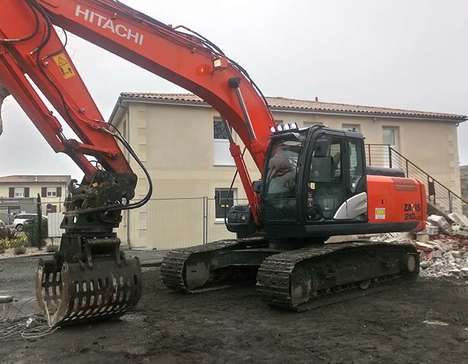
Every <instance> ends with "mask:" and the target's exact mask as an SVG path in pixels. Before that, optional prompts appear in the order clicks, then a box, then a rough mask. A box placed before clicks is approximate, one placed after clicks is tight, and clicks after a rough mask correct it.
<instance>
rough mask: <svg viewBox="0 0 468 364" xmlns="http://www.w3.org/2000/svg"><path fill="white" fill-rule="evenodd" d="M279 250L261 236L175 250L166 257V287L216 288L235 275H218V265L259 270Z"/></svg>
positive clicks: (163, 272)
mask: <svg viewBox="0 0 468 364" xmlns="http://www.w3.org/2000/svg"><path fill="white" fill-rule="evenodd" d="M276 252H277V251H274V250H271V249H267V248H266V242H264V241H263V240H261V239H252V240H220V241H216V242H213V243H209V244H205V245H198V246H194V247H190V248H186V249H180V250H173V251H170V252H169V253H168V254H167V255H166V257H165V258H164V259H163V262H162V264H161V279H162V281H163V283H164V285H165V286H166V287H167V288H169V289H172V290H174V291H179V292H185V293H198V292H206V291H211V290H217V289H221V288H225V287H228V285H224V284H221V282H228V281H233V280H235V278H236V277H234V272H230V271H228V272H227V273H226V272H224V274H222V275H220V274H217V273H219V271H218V272H214V270H215V269H214V268H215V267H214V266H215V265H216V268H218V269H219V268H221V267H227V266H232V267H235V266H238V267H239V266H243V267H245V266H250V267H253V268H254V270H255V271H256V268H258V266H259V265H260V264H261V262H262V261H263V260H264V259H265V257H266V256H269V255H271V254H274V253H276ZM241 255H242V258H240V259H238V260H236V257H239V256H241ZM223 262H226V264H223ZM230 263H232V264H230ZM255 271H254V272H253V273H255ZM230 273H232V274H231V275H230ZM237 273H238V272H237Z"/></svg>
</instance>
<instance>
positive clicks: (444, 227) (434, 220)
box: [427, 215, 453, 235]
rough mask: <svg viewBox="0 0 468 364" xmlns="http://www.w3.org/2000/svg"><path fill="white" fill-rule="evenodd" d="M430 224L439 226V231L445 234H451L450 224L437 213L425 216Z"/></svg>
mask: <svg viewBox="0 0 468 364" xmlns="http://www.w3.org/2000/svg"><path fill="white" fill-rule="evenodd" d="M427 221H429V222H430V223H431V224H433V225H436V226H438V227H439V229H440V231H442V232H444V233H445V234H447V235H453V230H452V226H451V225H450V224H449V222H448V221H447V219H446V218H445V217H443V216H439V215H431V216H429V217H428V218H427Z"/></svg>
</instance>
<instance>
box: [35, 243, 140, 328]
mask: <svg viewBox="0 0 468 364" xmlns="http://www.w3.org/2000/svg"><path fill="white" fill-rule="evenodd" d="M119 244H120V241H119V240H118V239H117V238H114V239H90V240H89V241H85V242H84V245H85V249H84V252H85V255H84V256H83V258H84V259H78V260H75V261H63V258H62V256H61V255H60V254H58V255H57V256H55V257H54V258H53V259H50V260H41V261H40V263H39V267H38V270H37V276H36V295H37V300H38V303H39V306H40V308H41V309H42V311H43V312H44V313H45V315H46V317H47V320H48V323H49V326H51V327H54V326H63V325H67V324H74V323H81V322H85V321H91V320H101V319H107V318H112V317H119V316H121V315H123V314H124V313H125V312H126V311H127V310H128V309H130V308H132V307H134V306H136V304H137V303H138V301H139V299H140V297H141V290H142V285H141V268H140V263H139V260H138V258H131V259H126V258H125V256H124V255H123V252H120V251H119Z"/></svg>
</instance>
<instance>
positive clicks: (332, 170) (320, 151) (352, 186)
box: [304, 132, 367, 223]
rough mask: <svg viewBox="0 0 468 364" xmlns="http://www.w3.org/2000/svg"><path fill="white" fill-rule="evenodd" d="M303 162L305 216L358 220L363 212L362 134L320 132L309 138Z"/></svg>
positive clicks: (320, 219)
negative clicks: (308, 147) (360, 136)
mask: <svg viewBox="0 0 468 364" xmlns="http://www.w3.org/2000/svg"><path fill="white" fill-rule="evenodd" d="M310 143H311V144H310V149H309V158H308V159H307V162H306V166H305V173H304V177H305V178H306V181H305V182H306V183H305V184H304V185H305V191H304V195H305V204H304V205H305V207H304V208H305V214H304V217H305V220H306V223H319V222H327V221H336V220H347V221H349V220H356V221H362V220H361V217H362V215H365V214H366V212H367V194H366V193H365V190H366V181H365V179H366V177H365V173H364V165H365V163H364V153H363V152H364V146H363V140H362V138H350V137H348V136H347V135H346V134H345V133H343V134H340V133H326V132H324V133H322V134H320V135H318V136H317V137H316V138H314V139H312V140H311V142H310Z"/></svg>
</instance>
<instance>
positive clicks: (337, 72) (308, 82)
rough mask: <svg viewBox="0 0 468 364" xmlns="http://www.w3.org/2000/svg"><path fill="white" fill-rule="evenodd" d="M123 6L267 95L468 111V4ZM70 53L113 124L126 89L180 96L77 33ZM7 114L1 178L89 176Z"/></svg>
mask: <svg viewBox="0 0 468 364" xmlns="http://www.w3.org/2000/svg"><path fill="white" fill-rule="evenodd" d="M124 2H125V3H126V4H127V5H130V6H132V7H134V8H136V9H138V10H140V11H143V12H145V13H146V14H148V15H150V16H152V17H154V18H156V19H158V20H160V21H162V22H165V23H168V24H173V25H177V24H184V25H187V26H189V27H190V28H192V29H194V30H197V31H199V32H200V33H202V34H203V35H205V36H206V37H208V38H209V39H211V40H212V41H214V42H215V43H216V44H218V45H219V46H220V47H221V48H222V49H223V50H224V51H225V52H226V53H227V54H228V55H229V56H231V58H233V59H235V60H237V61H238V62H239V63H241V64H242V65H243V66H244V67H245V68H246V69H247V70H248V71H249V73H250V74H251V76H252V77H253V78H254V79H255V80H256V82H257V83H258V84H259V86H260V87H261V88H262V89H263V91H264V93H265V94H266V95H268V96H285V97H292V98H305V99H313V98H314V97H316V96H317V97H319V99H320V100H321V101H330V102H342V103H352V104H364V105H376V106H387V107H398V108H408V109H417V110H424V111H437V112H448V113H457V114H464V115H466V114H468V89H467V85H468V82H467V81H468V42H467V36H468V1H466V0H458V1H457V0H450V1H435V0H433V1H430V0H418V1H417V0H411V1H408V0H398V1H397V0H379V1H375V0H365V1H364V0H353V1H351V0H349V1H346V0H335V1H331V0H294V1H287V0H237V1H218V0H216V1H215V0H197V1H193V0H184V1H182V0H171V1H154V0H125V1H124ZM67 49H68V51H69V53H70V54H71V56H72V57H73V59H74V61H75V63H76V65H77V67H78V69H79V71H80V72H81V74H82V76H83V77H84V79H85V81H86V82H87V84H88V86H89V88H90V91H91V93H92V95H93V96H94V97H95V100H96V102H97V104H98V105H99V107H100V108H101V111H102V113H103V114H104V116H105V117H106V118H107V117H108V116H109V115H110V113H111V111H112V108H113V106H114V104H115V102H116V100H117V98H118V95H119V93H120V92H122V91H148V92H178V91H180V89H179V88H177V87H176V86H174V85H172V84H170V83H168V82H167V81H165V80H163V79H160V78H158V77H156V76H154V75H152V74H150V73H148V72H147V71H144V70H141V69H139V68H137V67H136V66H133V65H131V64H129V63H127V62H126V61H124V60H121V59H120V58H118V57H117V56H114V55H112V54H109V53H107V52H106V51H103V50H100V49H99V48H97V47H95V46H93V45H91V44H88V43H87V42H85V41H83V40H80V39H78V38H76V37H71V39H70V41H69V45H68V47H67ZM2 115H3V119H4V121H5V122H4V128H5V131H4V134H3V135H2V136H0V175H7V174H48V173H51V174H54V173H59V174H72V175H74V176H80V172H79V170H78V168H77V167H76V166H75V165H74V164H73V162H71V161H70V160H69V158H68V157H67V156H65V155H56V154H55V153H54V152H53V151H52V150H51V148H50V147H49V146H48V145H47V143H46V142H45V141H44V140H43V139H42V137H41V136H40V135H39V133H38V132H37V131H36V130H35V128H34V126H33V124H32V123H31V122H30V121H29V120H28V119H27V117H26V115H25V114H24V113H23V112H22V110H21V109H20V108H19V106H18V105H17V104H16V102H15V101H14V100H13V99H12V98H11V97H9V98H8V99H7V100H6V101H5V105H4V109H3V112H2ZM467 142H468V125H461V126H460V128H459V149H460V163H461V164H468V145H467V144H468V143H467ZM422 147H424V146H423V145H422ZM427 152H428V153H437V149H435V148H433V147H432V148H430V149H428V150H427Z"/></svg>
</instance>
